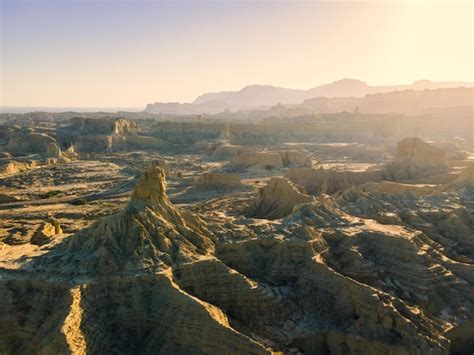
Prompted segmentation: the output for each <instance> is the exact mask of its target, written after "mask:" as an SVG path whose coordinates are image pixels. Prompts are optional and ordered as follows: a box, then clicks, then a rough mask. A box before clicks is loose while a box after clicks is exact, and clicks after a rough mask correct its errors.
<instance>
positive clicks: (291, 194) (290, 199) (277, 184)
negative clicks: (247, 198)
mask: <svg viewBox="0 0 474 355" xmlns="http://www.w3.org/2000/svg"><path fill="white" fill-rule="evenodd" d="M311 201H314V198H313V197H311V196H308V195H306V194H305V193H304V192H301V191H299V190H298V188H297V187H296V186H294V185H293V184H292V183H291V182H290V181H289V180H288V179H285V178H271V179H270V181H269V182H268V184H267V185H266V186H265V187H263V188H260V189H259V190H258V191H257V197H256V199H255V201H254V203H253V205H252V206H250V207H249V210H248V212H247V216H248V217H253V218H265V219H278V218H283V217H286V216H288V215H289V214H290V213H291V212H292V211H293V209H294V208H295V206H296V205H298V204H300V203H307V202H311Z"/></svg>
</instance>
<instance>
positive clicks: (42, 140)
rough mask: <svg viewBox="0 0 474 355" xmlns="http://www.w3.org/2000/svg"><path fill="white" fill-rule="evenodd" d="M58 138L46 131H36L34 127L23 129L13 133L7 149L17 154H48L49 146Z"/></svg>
mask: <svg viewBox="0 0 474 355" xmlns="http://www.w3.org/2000/svg"><path fill="white" fill-rule="evenodd" d="M55 143H56V140H55V139H54V138H53V137H51V136H50V135H48V134H46V133H40V132H35V131H34V130H32V129H21V130H19V131H15V133H12V134H11V138H10V140H9V141H8V145H7V146H6V147H5V150H6V151H8V152H12V153H15V154H17V155H27V154H46V153H47V152H48V146H49V145H50V144H55Z"/></svg>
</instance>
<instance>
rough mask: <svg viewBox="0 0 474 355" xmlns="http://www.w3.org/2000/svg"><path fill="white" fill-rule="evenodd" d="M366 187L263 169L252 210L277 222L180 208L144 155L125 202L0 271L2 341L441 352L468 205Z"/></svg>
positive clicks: (63, 346) (471, 284)
mask: <svg viewBox="0 0 474 355" xmlns="http://www.w3.org/2000/svg"><path fill="white" fill-rule="evenodd" d="M390 184H392V185H393V184H397V183H390ZM368 185H370V186H368ZM377 185H378V184H377V183H370V184H365V185H360V186H358V187H353V188H351V189H349V190H346V191H344V192H343V193H341V194H340V195H339V196H338V197H337V198H335V197H332V196H325V195H324V196H319V197H318V198H314V197H311V196H308V195H305V194H303V193H302V192H301V191H298V189H297V188H296V187H295V186H294V185H293V184H292V183H290V182H289V181H288V180H287V179H283V178H274V179H271V180H270V182H269V184H268V185H267V186H266V187H264V188H263V189H262V190H261V191H260V193H259V198H258V199H257V200H256V202H255V204H254V205H252V209H253V211H254V212H256V213H258V214H260V216H261V217H263V218H278V220H274V221H268V220H262V219H248V218H245V217H244V216H238V217H236V216H235V215H227V214H226V213H225V211H222V212H219V213H218V214H216V211H214V210H212V211H210V212H205V210H204V209H203V210H201V212H199V213H198V212H191V211H195V209H193V210H191V209H185V208H184V207H182V208H181V209H180V208H177V207H176V206H174V205H173V204H172V203H171V202H170V200H169V198H168V197H167V195H166V181H165V178H164V173H163V171H162V169H160V168H159V167H158V166H157V165H156V164H153V163H152V164H150V166H149V167H148V169H147V170H146V171H145V172H144V174H143V175H142V176H141V178H140V179H139V181H138V183H137V185H136V187H135V189H134V191H133V193H132V196H131V198H130V201H129V202H128V204H127V205H126V207H125V208H124V209H123V210H121V211H119V212H117V213H115V214H112V215H110V216H108V217H105V218H103V219H101V220H99V221H98V222H96V223H94V224H93V225H91V226H90V227H88V228H85V229H83V230H81V231H80V232H78V233H77V234H75V235H72V236H70V237H68V238H66V239H65V240H64V241H63V242H62V243H61V244H58V245H54V246H53V247H52V248H51V249H50V250H43V254H41V255H38V256H36V257H34V258H33V259H32V260H31V261H28V262H27V263H26V264H25V265H24V266H23V267H22V268H20V269H14V270H10V269H8V268H4V267H3V266H0V274H1V278H0V294H1V295H2V297H0V310H1V317H0V330H1V331H0V334H1V337H0V340H1V347H2V349H6V350H7V351H8V352H13V353H19V354H24V353H26V354H29V353H46V354H48V353H73V354H83V353H92V354H95V353H112V352H117V353H163V354H164V353H166V354H168V353H172V354H189V353H196V354H247V353H250V354H281V353H284V354H297V353H303V354H313V353H336V354H343V353H344V354H347V353H367V354H447V353H448V352H449V347H450V340H451V341H452V344H453V349H462V350H463V351H464V350H465V349H469V346H470V345H469V344H470V341H471V340H472V336H470V335H469V330H471V329H472V325H471V324H472V322H473V320H474V292H473V291H474V277H472V274H473V273H472V271H473V268H472V264H473V260H472V255H473V249H472V238H471V237H472V233H473V231H474V230H473V226H474V223H473V220H472V213H470V212H471V211H472V209H470V208H469V205H467V204H465V200H464V199H462V198H458V197H459V196H458V195H457V194H456V193H454V195H453V196H454V197H452V196H451V195H450V193H451V192H446V193H445V192H443V195H441V198H440V197H437V196H434V197H433V196H424V195H416V194H415V193H414V192H413V191H400V192H397V191H396V188H392V187H390V188H388V187H383V188H381V189H380V190H379V189H378V188H377ZM381 185H384V184H381ZM384 186H385V185H384ZM386 191H390V193H386ZM446 199H452V200H450V203H445V200H446ZM433 201H434V202H433ZM453 201H456V203H452V202H453ZM220 202H221V203H222V204H225V203H228V204H235V203H236V202H237V201H236V200H235V199H232V198H230V199H229V198H228V197H225V198H224V197H223V198H222V200H220ZM429 203H430V204H429ZM425 206H430V208H425ZM435 206H438V207H439V208H437V209H434V208H432V207H435ZM394 211H399V213H398V214H397V217H398V218H395V216H393V214H394V213H395V212H394ZM391 214H392V218H390V216H391ZM280 217H283V218H280ZM382 217H384V218H385V219H383V218H382ZM2 255H5V254H2ZM1 265H3V264H1ZM450 330H451V331H452V333H451V334H450V333H449V331H450Z"/></svg>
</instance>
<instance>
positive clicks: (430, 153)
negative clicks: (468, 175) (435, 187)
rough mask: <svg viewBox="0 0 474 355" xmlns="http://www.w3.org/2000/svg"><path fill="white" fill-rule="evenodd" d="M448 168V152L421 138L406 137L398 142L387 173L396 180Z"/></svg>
mask: <svg viewBox="0 0 474 355" xmlns="http://www.w3.org/2000/svg"><path fill="white" fill-rule="evenodd" d="M445 169H446V153H445V152H444V151H442V150H441V149H438V148H436V147H434V146H432V145H431V144H429V143H426V142H424V141H422V140H421V139H419V138H405V139H404V140H402V141H401V142H399V143H398V147H397V153H396V156H395V159H394V161H393V162H391V163H390V164H388V165H387V168H386V174H387V175H388V178H391V179H394V180H408V179H413V178H416V177H421V176H426V175H430V174H433V173H435V172H439V171H442V170H445Z"/></svg>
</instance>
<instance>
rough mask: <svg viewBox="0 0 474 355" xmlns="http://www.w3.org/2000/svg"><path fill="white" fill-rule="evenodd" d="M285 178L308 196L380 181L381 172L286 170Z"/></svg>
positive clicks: (331, 192) (321, 169) (320, 169)
mask: <svg viewBox="0 0 474 355" xmlns="http://www.w3.org/2000/svg"><path fill="white" fill-rule="evenodd" d="M285 177H286V178H288V179H289V180H291V181H292V182H293V183H295V184H297V185H299V186H302V187H304V189H305V190H306V191H307V192H308V193H309V194H311V195H317V194H321V193H325V194H333V193H336V192H338V191H343V190H346V189H349V188H350V187H352V186H357V185H360V184H363V183H366V182H369V181H380V180H381V179H382V172H381V171H378V170H367V171H335V170H328V169H323V168H319V169H311V168H295V169H290V170H288V171H287V172H286V173H285Z"/></svg>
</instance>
